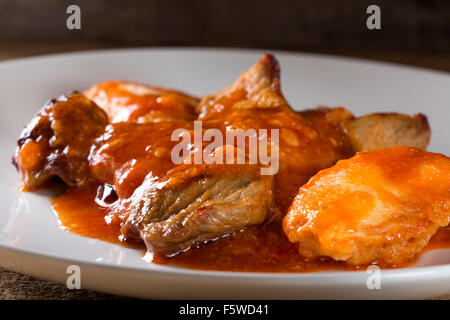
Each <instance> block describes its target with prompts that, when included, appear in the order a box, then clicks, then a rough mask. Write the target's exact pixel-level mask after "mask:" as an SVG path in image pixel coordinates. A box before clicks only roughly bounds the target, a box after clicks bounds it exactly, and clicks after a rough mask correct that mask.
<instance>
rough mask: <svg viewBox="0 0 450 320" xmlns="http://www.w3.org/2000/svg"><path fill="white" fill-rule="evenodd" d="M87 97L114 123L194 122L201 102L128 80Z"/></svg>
mask: <svg viewBox="0 0 450 320" xmlns="http://www.w3.org/2000/svg"><path fill="white" fill-rule="evenodd" d="M84 93H85V95H86V96H87V97H88V98H90V99H91V100H93V101H94V102H95V103H97V104H98V105H99V106H100V107H101V108H103V109H104V110H105V111H106V113H107V114H108V116H109V119H110V120H111V122H113V123H114V122H127V121H130V122H139V123H143V122H161V121H167V120H174V119H175V120H194V119H195V117H196V115H195V107H196V106H197V104H198V103H199V100H198V99H197V98H195V97H192V96H189V95H187V94H184V93H182V92H179V91H175V90H169V89H163V88H156V87H151V86H147V85H143V84H138V83H134V82H129V81H106V82H102V83H99V84H96V85H95V86H93V87H92V88H90V89H88V90H86V91H85V92H84Z"/></svg>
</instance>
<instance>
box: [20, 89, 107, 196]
mask: <svg viewBox="0 0 450 320" xmlns="http://www.w3.org/2000/svg"><path fill="white" fill-rule="evenodd" d="M107 124H108V117H107V115H106V113H105V112H104V111H103V110H102V109H101V108H99V107H98V106H97V105H96V104H95V103H93V102H92V101H90V100H89V99H88V98H86V97H85V96H84V95H82V94H79V93H73V94H69V95H63V96H61V97H59V98H58V99H52V100H50V101H49V102H47V104H46V105H45V106H44V107H43V108H42V109H41V111H39V113H38V114H37V115H36V116H35V117H34V119H33V120H32V121H31V122H30V123H29V124H28V126H27V127H26V128H25V129H24V130H23V132H22V134H21V136H20V139H19V140H18V148H17V150H16V152H15V155H14V157H13V163H14V164H15V165H16V167H17V169H18V170H19V173H20V177H21V180H22V182H23V184H24V187H25V188H29V189H32V188H35V187H38V186H40V185H42V184H43V183H44V182H46V181H47V180H49V179H50V178H52V177H54V176H57V177H59V178H60V179H61V180H63V181H64V182H65V183H66V184H67V185H69V186H84V185H86V184H87V183H88V182H89V181H90V180H91V178H92V177H91V174H90V171H89V166H88V162H87V157H88V155H89V151H90V148H91V145H92V143H93V142H94V140H95V138H97V137H98V136H100V135H101V134H102V133H103V131H104V129H105V127H106V125H107Z"/></svg>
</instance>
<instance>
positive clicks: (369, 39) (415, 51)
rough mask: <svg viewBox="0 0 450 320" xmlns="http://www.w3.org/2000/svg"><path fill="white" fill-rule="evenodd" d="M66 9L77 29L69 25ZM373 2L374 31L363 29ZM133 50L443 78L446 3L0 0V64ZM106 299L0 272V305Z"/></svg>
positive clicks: (449, 20) (449, 46)
mask: <svg viewBox="0 0 450 320" xmlns="http://www.w3.org/2000/svg"><path fill="white" fill-rule="evenodd" d="M71 4H77V5H79V6H80V7H81V30H72V31H71V30H68V29H67V28H66V19H67V17H68V15H67V14H66V8H67V6H69V5H71ZM371 4H376V5H378V6H380V8H381V28H382V29H381V30H368V29H367V28H366V19H367V17H368V15H367V14H366V9H367V7H368V6H369V5H371ZM136 46H146V47H149V46H215V47H244V48H264V49H268V50H270V49H282V50H294V51H307V52H317V53H326V54H335V55H342V56H350V57H360V58H368V59H375V60H382V61H391V62H398V63H404V64H410V65H416V66H422V67H428V68H433V69H438V70H443V71H449V72H450V0H304V1H301V0H281V1H276V0H272V1H269V0H240V1H237V0H209V1H208V0H166V1H164V0H147V1H144V0H128V1H126V0H0V60H6V59H12V58H19V57H24V56H31V55H38V54H46V53H56V52H66V51H75V50H88V49H100V48H102V49H103V48H116V47H136ZM110 298H117V297H115V296H109V295H105V294H101V293H96V292H92V291H87V290H81V291H78V290H75V291H71V290H68V289H66V288H65V286H63V285H60V284H56V283H50V282H46V281H40V280H37V279H33V278H31V277H28V276H24V275H20V274H17V273H14V272H9V271H6V270H4V269H0V299H110ZM446 298H447V299H448V298H450V297H446Z"/></svg>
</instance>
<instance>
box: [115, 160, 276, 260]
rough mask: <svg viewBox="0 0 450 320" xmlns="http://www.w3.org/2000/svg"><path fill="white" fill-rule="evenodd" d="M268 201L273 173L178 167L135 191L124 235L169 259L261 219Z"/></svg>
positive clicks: (230, 167) (254, 169)
mask: <svg viewBox="0 0 450 320" xmlns="http://www.w3.org/2000/svg"><path fill="white" fill-rule="evenodd" d="M272 199H273V196H272V176H261V175H260V174H259V166H256V165H226V166H223V165H181V166H178V167H177V168H175V169H174V170H171V171H170V172H169V173H168V174H167V176H166V177H164V178H163V179H161V180H155V179H153V178H151V177H150V178H149V177H147V178H146V180H145V181H144V183H143V184H142V185H141V186H140V187H139V188H138V189H136V191H135V193H134V195H133V196H132V197H131V198H130V206H129V209H128V210H129V212H130V215H129V217H128V219H127V221H126V223H125V225H124V227H123V228H122V233H123V234H124V235H125V237H127V238H139V237H140V238H142V240H144V242H145V244H146V246H147V249H148V250H149V251H150V252H151V253H153V254H154V255H155V256H157V257H170V256H173V255H175V254H177V253H180V252H183V251H186V250H187V249H189V248H191V247H196V246H199V245H201V244H203V243H205V242H207V241H211V240H216V239H218V238H221V237H223V236H225V235H228V234H230V233H232V232H235V231H239V230H241V229H243V228H245V227H247V226H250V225H258V224H261V223H263V222H264V221H265V220H266V219H267V218H268V217H269V212H270V209H271V206H272Z"/></svg>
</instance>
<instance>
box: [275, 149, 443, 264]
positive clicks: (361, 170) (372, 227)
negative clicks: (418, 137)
mask: <svg viewBox="0 0 450 320" xmlns="http://www.w3.org/2000/svg"><path fill="white" fill-rule="evenodd" d="M449 223H450V158H448V157H446V156H444V155H442V154H436V153H430V152H425V151H422V150H420V149H418V148H412V147H405V146H397V147H393V148H389V149H379V150H377V151H374V152H364V153H357V154H356V155H355V156H354V157H352V158H351V159H348V160H342V161H339V162H338V163H337V164H336V165H335V166H333V167H331V168H329V169H325V170H322V171H320V172H319V173H318V174H317V175H315V176H314V177H313V178H311V180H310V181H309V182H308V183H307V184H305V185H304V186H303V187H302V188H300V191H299V193H298V195H297V196H296V198H295V200H294V202H293V203H292V205H291V207H290V209H289V211H288V213H287V215H286V217H285V218H284V221H283V229H284V232H285V234H286V235H287V237H288V239H289V241H290V242H293V243H297V244H298V248H299V253H300V254H302V255H304V256H306V257H309V258H315V257H320V256H329V257H331V258H333V259H335V260H341V261H346V262H348V263H350V264H367V263H371V262H374V261H384V262H386V263H389V264H391V265H402V264H403V263H406V262H408V260H410V259H411V258H413V257H414V256H415V255H416V254H417V253H419V252H420V251H421V250H422V249H423V248H424V246H425V245H426V244H427V243H428V241H429V239H430V237H431V236H432V235H433V234H434V233H436V231H437V229H438V228H439V227H445V226H447V225H448V224H449Z"/></svg>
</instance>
